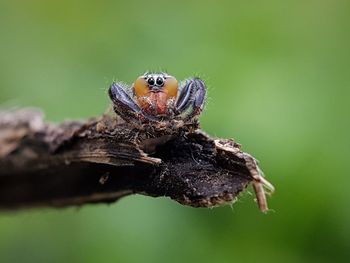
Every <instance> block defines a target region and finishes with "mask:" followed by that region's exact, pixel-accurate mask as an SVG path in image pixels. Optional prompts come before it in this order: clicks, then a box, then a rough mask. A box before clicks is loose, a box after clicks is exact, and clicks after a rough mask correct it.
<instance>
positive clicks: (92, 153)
mask: <svg viewBox="0 0 350 263" xmlns="http://www.w3.org/2000/svg"><path fill="white" fill-rule="evenodd" d="M250 183H251V184H253V188H254V190H255V193H256V196H257V202H258V205H259V208H260V210H261V211H263V212H266V211H267V210H268V207H267V203H266V198H265V191H264V186H265V188H267V189H268V190H270V191H273V186H272V185H271V184H270V183H269V182H267V181H266V179H264V177H263V176H262V172H261V170H260V169H259V167H258V166H257V162H256V160H255V159H254V158H253V157H252V156H251V155H249V154H247V153H244V152H242V151H241V150H240V145H239V144H237V143H235V142H234V141H233V140H226V139H213V138H210V137H209V136H208V135H207V134H205V133H204V132H203V131H201V130H200V129H199V127H198V124H197V123H195V124H193V125H187V126H184V127H182V128H179V129H175V130H174V129H164V130H161V131H159V130H157V131H150V130H144V131H140V130H137V129H133V128H132V127H130V126H129V125H128V124H127V123H125V122H123V121H121V120H119V119H118V118H116V117H113V116H108V115H105V116H103V117H101V118H93V119H90V120H86V121H68V122H64V123H61V124H53V123H44V121H43V115H42V113H41V112H40V111H37V110H29V109H23V110H15V111H2V112H0V209H14V208H20V207H33V206H57V207H61V206H68V205H83V204H86V203H97V202H105V203H106V202H114V201H115V200H117V199H119V198H121V197H122V196H126V195H130V194H135V193H138V194H143V195H148V196H154V197H157V196H167V197H170V198H171V199H173V200H176V201H177V202H179V203H181V204H184V205H189V206H193V207H212V206H217V205H222V204H229V203H232V202H233V201H235V200H236V198H237V196H238V194H239V193H240V192H241V191H242V190H244V189H245V188H246V187H247V186H248V185H249V184H250Z"/></svg>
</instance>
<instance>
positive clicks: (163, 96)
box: [133, 73, 178, 115]
mask: <svg viewBox="0 0 350 263" xmlns="http://www.w3.org/2000/svg"><path fill="white" fill-rule="evenodd" d="M133 90H134V94H135V96H136V98H137V101H138V104H139V106H140V107H141V108H142V109H143V110H144V111H145V112H147V113H148V114H152V115H165V114H166V113H167V112H168V110H169V109H168V106H169V104H170V103H169V101H172V102H174V101H175V99H176V96H177V92H178V82H177V80H176V79H175V78H174V77H173V76H170V75H168V74H166V73H146V74H144V75H142V76H140V77H138V78H137V79H136V81H135V82H134V85H133Z"/></svg>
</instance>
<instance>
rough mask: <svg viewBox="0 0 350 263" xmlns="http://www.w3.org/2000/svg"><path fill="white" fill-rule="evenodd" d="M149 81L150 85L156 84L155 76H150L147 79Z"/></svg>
mask: <svg viewBox="0 0 350 263" xmlns="http://www.w3.org/2000/svg"><path fill="white" fill-rule="evenodd" d="M147 83H148V84H149V85H151V86H153V85H154V83H155V82H154V78H152V77H150V78H149V79H148V80H147Z"/></svg>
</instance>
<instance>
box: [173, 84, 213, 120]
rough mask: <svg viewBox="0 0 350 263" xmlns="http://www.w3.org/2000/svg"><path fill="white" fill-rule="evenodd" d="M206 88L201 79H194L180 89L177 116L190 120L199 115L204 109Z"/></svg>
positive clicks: (176, 106)
mask: <svg viewBox="0 0 350 263" xmlns="http://www.w3.org/2000/svg"><path fill="white" fill-rule="evenodd" d="M205 95H206V87H205V85H204V82H203V81H202V80H201V79H199V78H193V79H190V80H188V81H186V82H185V83H184V85H183V86H182V87H180V94H179V96H178V99H177V101H176V105H175V108H176V114H177V115H180V116H181V117H183V118H184V120H190V119H192V118H194V117H195V116H197V115H199V114H200V113H201V112H202V110H203V107H204V102H205Z"/></svg>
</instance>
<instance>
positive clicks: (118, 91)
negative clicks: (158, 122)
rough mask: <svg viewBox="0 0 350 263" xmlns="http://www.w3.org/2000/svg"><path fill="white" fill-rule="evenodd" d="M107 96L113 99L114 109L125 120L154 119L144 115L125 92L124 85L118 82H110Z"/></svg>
mask: <svg viewBox="0 0 350 263" xmlns="http://www.w3.org/2000/svg"><path fill="white" fill-rule="evenodd" d="M108 94H109V97H110V98H111V100H112V101H113V109H114V111H115V112H116V113H117V114H118V115H119V116H120V117H121V118H122V119H124V120H125V121H132V122H134V123H136V124H141V123H142V121H144V120H146V119H148V120H151V121H152V120H155V119H154V118H152V117H151V116H149V115H145V114H144V112H143V111H142V110H141V108H140V107H139V106H138V105H137V104H136V103H135V102H134V101H133V99H132V98H130V96H129V95H128V94H127V93H126V91H125V87H124V86H123V85H122V84H120V83H116V82H114V83H112V85H111V86H110V88H109V90H108Z"/></svg>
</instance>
